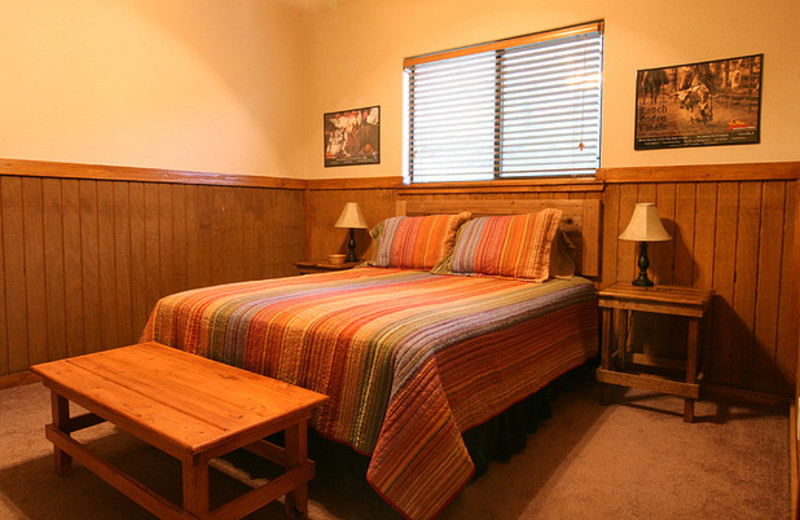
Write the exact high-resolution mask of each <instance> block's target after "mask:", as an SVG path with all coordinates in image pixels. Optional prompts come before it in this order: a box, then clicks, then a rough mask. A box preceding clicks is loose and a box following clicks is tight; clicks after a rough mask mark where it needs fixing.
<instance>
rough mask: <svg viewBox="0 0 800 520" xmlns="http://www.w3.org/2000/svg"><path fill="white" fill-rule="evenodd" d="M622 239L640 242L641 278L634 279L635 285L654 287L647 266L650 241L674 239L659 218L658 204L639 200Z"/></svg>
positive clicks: (648, 263) (648, 265) (648, 264)
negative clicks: (648, 275) (648, 276)
mask: <svg viewBox="0 0 800 520" xmlns="http://www.w3.org/2000/svg"><path fill="white" fill-rule="evenodd" d="M619 238H620V240H635V241H636V242H639V247H640V253H639V278H637V279H636V280H634V281H633V285H638V286H640V287H652V286H653V282H652V281H651V280H650V279H649V278H647V268H648V267H650V260H649V259H648V258H647V243H648V242H663V241H665V240H672V237H671V236H669V233H667V230H666V229H664V226H663V224H661V219H660V218H658V213H657V212H656V205H655V204H654V203H652V202H639V203H637V204H636V207H635V208H634V209H633V216H632V217H631V221H630V222H629V223H628V227H627V228H625V231H623V232H622V234H621V235H620V236H619Z"/></svg>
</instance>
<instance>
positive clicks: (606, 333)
mask: <svg viewBox="0 0 800 520" xmlns="http://www.w3.org/2000/svg"><path fill="white" fill-rule="evenodd" d="M713 296H714V291H713V289H695V288H692V287H677V286H671V285H656V286H654V287H637V286H635V285H631V284H630V283H617V284H614V285H612V286H610V287H606V288H605V289H603V290H601V291H600V292H599V293H598V305H599V306H600V308H601V309H602V313H603V338H602V350H601V356H602V359H601V364H600V368H598V369H597V380H598V381H599V382H601V383H605V384H606V385H608V384H612V385H620V386H628V387H635V388H644V389H648V390H654V391H657V392H663V393H666V394H672V395H676V396H679V397H683V398H684V407H683V420H684V421H685V422H692V421H694V402H695V400H697V399H699V398H700V380H701V379H702V366H701V355H700V351H701V343H702V341H701V329H702V322H703V319H704V317H705V316H706V314H707V312H708V309H709V307H710V306H711V299H712V298H713ZM637 311H639V312H649V313H653V314H665V315H671V316H682V317H685V318H686V319H688V320H689V337H688V343H687V347H686V359H685V361H684V360H676V359H672V358H668V359H665V358H658V357H652V356H649V355H647V354H642V353H634V352H628V351H627V347H626V344H627V341H628V338H627V329H628V321H629V319H630V317H631V314H632V313H633V312H637ZM615 324H617V325H618V327H616V328H615ZM662 369H672V370H675V369H677V370H679V371H680V372H683V374H682V375H681V376H679V377H675V376H674V375H673V376H670V375H666V374H663V373H662V374H659V373H658V372H659V371H660V370H662ZM653 372H655V373H653ZM603 394H604V400H606V402H607V399H608V387H605V388H604V389H603Z"/></svg>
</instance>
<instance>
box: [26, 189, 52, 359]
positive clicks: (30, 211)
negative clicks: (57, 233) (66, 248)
mask: <svg viewBox="0 0 800 520" xmlns="http://www.w3.org/2000/svg"><path fill="white" fill-rule="evenodd" d="M43 212H44V202H43V200H42V180H41V179H36V178H32V177H28V178H24V179H22V215H23V228H24V240H25V251H24V254H25V299H26V301H27V304H28V308H27V315H28V316H42V317H44V318H45V320H43V321H42V322H41V323H40V324H38V325H35V326H31V325H32V324H29V326H28V361H29V362H30V363H42V362H44V361H47V360H48V352H47V344H48V341H47V326H46V323H47V321H46V320H47V283H46V279H47V278H46V275H45V263H44V217H43Z"/></svg>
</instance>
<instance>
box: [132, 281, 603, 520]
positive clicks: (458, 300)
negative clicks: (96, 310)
mask: <svg viewBox="0 0 800 520" xmlns="http://www.w3.org/2000/svg"><path fill="white" fill-rule="evenodd" d="M597 335H598V334H597V304H596V299H595V292H594V289H593V286H592V284H591V283H589V282H588V281H586V280H584V279H582V278H577V277H576V278H574V279H572V280H551V281H548V282H546V283H543V284H532V283H527V282H521V281H516V280H505V279H503V280H500V279H494V278H474V277H464V276H448V275H433V274H430V273H428V272H426V271H416V270H403V269H391V268H370V267H365V268H356V269H353V270H350V271H342V272H336V273H326V274H318V275H308V276H298V277H290V278H277V279H271V280H261V281H254V282H243V283H235V284H229V285H221V286H216V287H209V288H203V289H196V290H192V291H186V292H183V293H178V294H174V295H171V296H167V297H165V298H162V299H161V300H160V301H159V302H158V303H157V304H156V306H155V308H154V310H153V312H152V314H151V316H150V319H149V321H148V324H147V326H146V328H145V331H144V334H143V338H142V339H143V340H144V341H150V340H154V341H158V342H160V343H163V344H166V345H171V346H173V347H176V348H180V349H182V350H185V351H188V352H192V353H195V354H198V355H201V356H206V357H209V358H211V359H215V360H218V361H222V362H224V363H228V364H231V365H235V366H238V367H242V368H246V369H248V370H252V371H254V372H258V373H261V374H265V375H267V376H270V377H274V378H276V379H280V380H283V381H286V382H289V383H293V384H296V385H299V386H303V387H306V388H310V389H313V390H315V391H318V392H321V393H324V394H327V395H328V396H330V397H331V399H330V401H328V403H326V404H325V405H323V406H322V407H321V408H319V409H318V410H317V411H316V413H315V415H314V417H313V418H312V422H311V426H312V427H314V428H315V429H316V430H317V431H318V432H320V433H321V434H322V435H324V436H326V437H328V438H331V439H334V440H337V441H339V442H343V443H347V444H349V445H351V446H352V447H353V448H354V449H356V450H357V451H360V452H363V453H366V454H369V455H371V459H370V465H369V468H368V471H367V478H368V480H369V481H370V483H371V485H372V486H373V487H374V488H375V489H376V490H377V491H378V492H379V493H380V494H381V495H382V496H383V497H384V498H385V499H386V500H387V501H389V502H390V503H391V504H392V505H393V506H394V507H395V508H397V509H398V510H399V511H400V512H402V513H403V514H404V515H406V516H407V517H409V518H421V519H424V518H431V517H434V516H436V515H437V514H438V513H439V512H440V511H441V510H442V509H443V508H444V507H445V506H446V505H447V504H448V503H449V502H450V500H452V499H453V498H454V497H455V495H457V494H458V492H459V491H460V490H461V489H462V488H463V487H464V486H465V485H466V483H467V482H468V481H469V479H470V477H471V476H472V473H473V471H474V467H473V464H472V461H471V460H470V457H469V455H468V453H467V450H466V447H465V445H464V442H463V440H462V437H461V432H463V431H465V430H467V429H469V428H471V427H473V426H476V425H478V424H480V423H482V422H485V421H487V420H489V419H491V418H492V417H494V416H496V415H497V414H499V413H500V412H502V411H504V410H505V409H506V408H508V407H509V406H511V405H512V404H514V403H516V402H518V401H520V400H522V399H524V398H525V397H527V396H528V395H530V394H532V393H534V392H536V391H537V390H539V389H540V388H542V387H543V386H544V385H546V384H547V383H549V382H550V381H551V380H553V379H554V378H555V377H557V376H558V375H560V374H562V373H564V372H566V371H567V370H569V369H571V368H573V367H576V366H578V365H580V364H581V363H583V362H584V361H585V360H586V359H588V358H590V357H592V356H594V355H595V354H596V352H597Z"/></svg>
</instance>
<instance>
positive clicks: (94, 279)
mask: <svg viewBox="0 0 800 520" xmlns="http://www.w3.org/2000/svg"><path fill="white" fill-rule="evenodd" d="M6 166H8V165H7V164H6ZM107 169H108V171H109V172H112V171H113V167H107ZM68 170H70V172H69V173H73V174H74V173H76V172H77V171H78V170H75V169H70V168H68ZM182 180H183V181H185V180H186V179H182ZM290 184H291V183H290ZM304 189H305V182H304V181H303V182H302V183H301V184H300V185H299V188H291V189H287V188H286V187H285V186H283V185H280V183H279V184H278V185H277V186H276V187H268V186H264V185H262V184H260V183H258V182H255V183H252V184H249V183H247V182H244V183H231V184H224V183H223V184H222V185H218V186H213V185H210V184H204V183H198V184H193V183H190V182H175V183H168V182H164V181H163V179H160V180H158V181H157V182H140V181H137V180H113V179H112V178H111V176H103V177H101V178H100V179H97V178H92V176H91V175H73V178H68V177H58V176H57V175H56V174H55V172H49V174H48V175H46V176H43V177H39V176H31V175H26V174H24V173H21V174H20V175H10V174H8V173H0V232H1V233H2V235H0V377H4V376H5V377H10V378H12V379H14V378H16V379H14V380H20V381H21V380H27V379H19V377H18V375H19V374H22V373H24V371H25V370H26V369H27V368H28V367H29V366H30V365H31V364H34V363H38V362H43V361H47V360H52V359H58V358H63V357H65V356H75V355H79V354H83V353H87V352H93V351H96V350H100V349H106V348H112V347H117V346H122V345H126V344H131V343H135V342H136V341H138V339H139V336H140V335H141V331H142V329H143V327H144V325H145V322H146V320H147V317H148V315H149V313H150V311H151V309H152V307H153V305H154V304H155V301H156V300H157V299H158V298H160V297H162V296H164V295H166V294H168V293H171V292H176V291H181V290H185V289H190V288H195V287H201V286H207V285H213V284H220V283H228V282H233V281H240V280H245V279H257V278H267V277H273V276H286V275H291V274H294V272H295V271H294V266H293V264H292V262H294V261H295V260H299V259H302V257H303V252H304V249H305V234H304V215H305V211H304V207H303V192H304ZM10 374H11V375H10Z"/></svg>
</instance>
